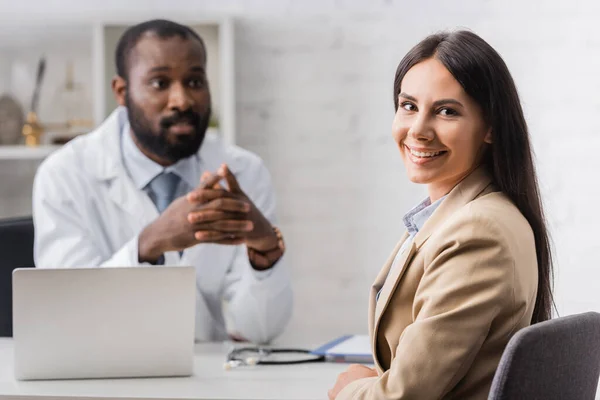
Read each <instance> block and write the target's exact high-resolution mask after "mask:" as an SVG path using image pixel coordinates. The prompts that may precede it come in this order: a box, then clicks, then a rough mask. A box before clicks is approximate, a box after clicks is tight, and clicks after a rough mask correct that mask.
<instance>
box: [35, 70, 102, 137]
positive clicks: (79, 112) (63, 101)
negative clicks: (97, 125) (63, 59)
mask: <svg viewBox="0 0 600 400" xmlns="http://www.w3.org/2000/svg"><path fill="white" fill-rule="evenodd" d="M74 71H75V68H74V65H73V61H71V60H67V67H66V75H65V81H64V83H63V84H62V85H60V86H59V87H58V89H57V92H56V94H55V96H54V98H55V104H56V105H57V106H58V107H59V108H60V109H62V113H61V114H59V115H58V116H59V117H60V118H61V119H62V120H63V121H65V122H64V123H57V124H47V125H46V124H44V126H45V127H46V126H47V127H48V129H49V130H51V131H52V132H51V133H52V135H51V136H52V138H51V140H50V142H51V143H52V144H64V143H66V142H68V141H69V140H71V139H72V138H74V137H75V136H77V135H79V134H81V133H84V132H86V131H88V130H90V129H91V128H92V127H93V122H92V120H91V118H89V113H90V112H91V106H90V104H89V99H88V96H87V94H86V91H85V88H84V86H83V84H81V83H78V82H76V81H75V72H74ZM48 133H50V132H48Z"/></svg>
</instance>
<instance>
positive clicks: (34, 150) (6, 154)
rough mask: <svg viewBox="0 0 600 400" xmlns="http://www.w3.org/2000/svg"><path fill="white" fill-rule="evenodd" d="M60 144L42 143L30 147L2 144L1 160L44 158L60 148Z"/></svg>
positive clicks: (0, 147) (0, 150) (0, 148)
mask: <svg viewBox="0 0 600 400" xmlns="http://www.w3.org/2000/svg"><path fill="white" fill-rule="evenodd" d="M59 148H60V146H59V145H41V146H38V147H28V146H24V145H16V146H0V161H2V160H40V161H41V160H43V159H44V158H46V157H47V156H49V155H50V154H51V153H52V152H54V151H55V150H57V149H59Z"/></svg>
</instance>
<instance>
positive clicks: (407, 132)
mask: <svg viewBox="0 0 600 400" xmlns="http://www.w3.org/2000/svg"><path fill="white" fill-rule="evenodd" d="M394 104H395V107H396V113H395V116H394V120H393V124H392V135H393V137H394V141H395V142H396V144H397V146H398V148H399V151H400V156H401V157H402V159H403V161H404V165H405V168H406V171H407V175H408V178H409V179H410V180H411V181H413V182H415V183H420V184H424V185H427V189H428V192H429V197H428V198H426V199H425V200H424V201H423V202H422V203H421V204H419V205H417V206H416V207H415V208H414V209H413V210H411V211H410V212H409V213H407V214H406V216H405V217H404V223H405V225H406V233H405V234H404V236H403V237H402V239H401V240H400V242H399V243H398V245H397V246H396V248H395V249H394V251H393V253H392V255H391V256H390V258H389V260H388V262H387V263H386V264H385V265H384V267H383V268H382V270H381V272H380V274H379V276H378V277H377V279H376V280H375V283H374V284H373V287H372V290H371V303H370V314H369V315H370V320H369V327H370V334H371V339H372V343H373V356H374V360H375V369H370V368H366V367H356V366H351V367H350V368H349V369H348V370H347V371H346V372H344V373H343V374H341V375H340V376H339V378H338V381H337V382H336V384H335V386H334V387H333V389H332V390H331V391H330V392H329V397H330V399H365V400H366V399H481V400H483V399H487V397H488V392H489V389H490V386H491V383H492V379H493V376H494V373H495V370H496V368H497V366H498V363H499V360H500V357H501V356H502V352H503V350H504V348H505V347H506V345H507V343H508V341H509V339H510V338H511V336H512V335H513V334H514V333H515V332H517V331H518V330H519V329H521V328H523V327H526V326H528V325H530V324H532V323H536V322H540V321H544V320H546V319H549V318H550V314H551V305H552V292H551V276H552V263H551V254H550V249H549V244H548V235H547V231H546V227H545V222H544V215H543V212H542V206H541V201H540V198H539V189H538V186H537V180H536V174H535V168H534V165H533V157H532V154H531V148H530V143H529V135H528V131H527V125H526V123H525V119H524V117H523V111H522V109H521V105H520V101H519V97H518V95H517V90H516V87H515V84H514V82H513V80H512V77H511V75H510V73H509V71H508V68H507V67H506V65H505V64H504V61H503V60H502V58H501V57H500V55H499V54H498V53H497V52H496V51H495V50H494V49H493V48H492V47H491V46H490V45H489V44H487V43H486V42H485V41H484V40H483V39H481V38H480V37H479V36H477V35H475V34H474V33H471V32H468V31H457V32H453V33H440V34H436V35H432V36H429V37H427V38H426V39H424V40H423V41H422V42H421V43H419V44H418V45H416V46H415V47H414V48H413V49H411V50H410V51H409V52H408V54H407V55H406V56H405V57H404V58H403V60H402V61H401V62H400V64H399V66H398V69H397V71H396V77H395V81H394Z"/></svg>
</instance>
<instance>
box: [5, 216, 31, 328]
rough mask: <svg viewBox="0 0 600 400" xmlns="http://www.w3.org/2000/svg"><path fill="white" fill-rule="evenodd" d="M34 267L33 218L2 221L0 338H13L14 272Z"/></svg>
mask: <svg viewBox="0 0 600 400" xmlns="http://www.w3.org/2000/svg"><path fill="white" fill-rule="evenodd" d="M26 267H34V262H33V220H32V218H31V217H23V218H10V219H4V220H0V337H2V336H12V271H13V270H14V269H15V268H26Z"/></svg>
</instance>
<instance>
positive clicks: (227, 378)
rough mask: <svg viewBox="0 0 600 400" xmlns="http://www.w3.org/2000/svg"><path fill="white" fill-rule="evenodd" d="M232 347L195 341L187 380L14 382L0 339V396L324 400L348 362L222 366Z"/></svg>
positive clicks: (7, 344)
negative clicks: (196, 342)
mask: <svg viewBox="0 0 600 400" xmlns="http://www.w3.org/2000/svg"><path fill="white" fill-rule="evenodd" d="M227 350H228V347H227V345H226V344H221V343H205V344H198V345H196V356H195V360H194V375H193V376H191V377H188V378H144V379H95V380H69V381H67V380H63V381H16V380H15V379H14V376H13V342H12V339H6V338H0V399H4V398H10V399H17V398H18V399H34V398H44V399H45V400H50V399H52V400H54V399H64V398H79V399H81V398H85V399H86V400H93V399H109V398H110V399H215V400H217V399H227V400H234V399H256V400H258V399H273V400H288V399H289V400H295V399H298V400H300V399H302V400H311V399H315V400H317V399H319V400H321V399H326V398H327V390H329V389H330V388H331V387H332V386H333V384H334V383H335V379H336V378H337V375H338V374H339V373H340V372H342V371H343V370H345V368H346V365H344V364H333V363H316V364H300V365H283V366H262V365H261V366H254V367H239V368H236V369H233V370H230V371H225V370H224V369H223V363H224V360H225V355H226V353H227Z"/></svg>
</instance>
